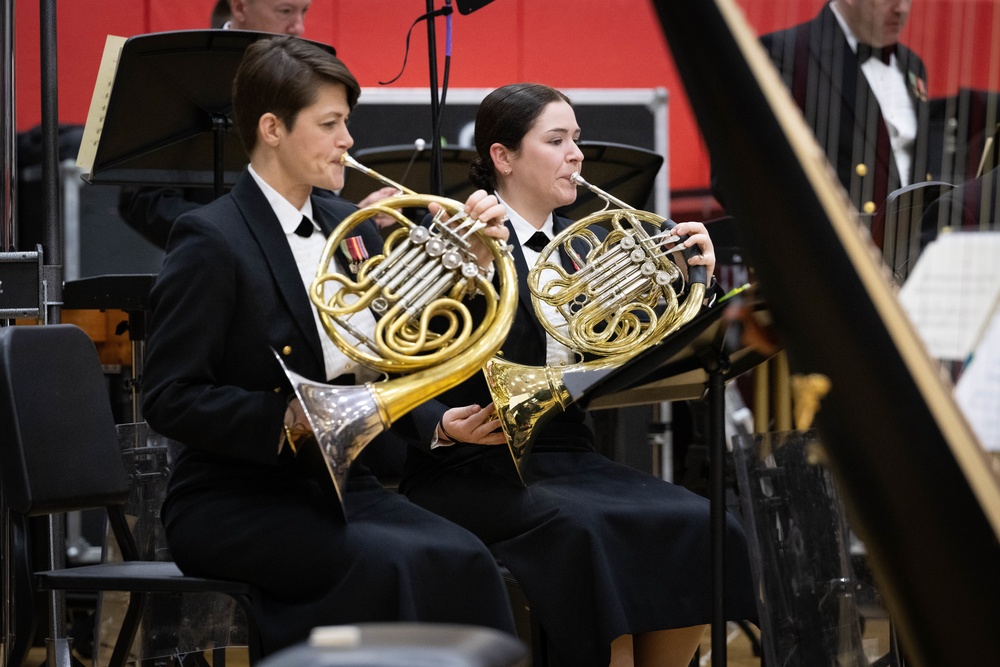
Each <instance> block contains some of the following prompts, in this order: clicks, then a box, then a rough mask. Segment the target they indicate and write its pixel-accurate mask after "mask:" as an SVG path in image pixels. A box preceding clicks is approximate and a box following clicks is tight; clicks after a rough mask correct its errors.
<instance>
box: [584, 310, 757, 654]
mask: <svg viewBox="0 0 1000 667" xmlns="http://www.w3.org/2000/svg"><path fill="white" fill-rule="evenodd" d="M725 310H726V304H725V303H721V304H717V305H716V306H714V307H712V308H709V309H707V310H705V311H703V312H702V313H699V314H698V315H697V316H696V317H695V318H694V319H693V320H691V321H690V322H688V323H687V324H685V325H684V326H682V327H681V328H679V329H678V330H677V331H675V332H674V333H673V334H671V335H669V336H667V337H666V338H665V339H664V340H663V341H661V342H660V343H659V344H657V345H655V346H653V347H651V348H649V349H648V350H645V351H643V352H641V353H640V354H638V355H636V356H635V357H633V358H632V359H630V360H629V361H627V362H625V363H624V364H622V365H621V366H619V367H618V368H616V369H614V370H612V371H611V372H609V373H607V374H606V375H605V376H604V377H602V378H601V379H600V380H598V381H597V382H594V383H593V384H591V385H590V386H589V387H588V388H587V389H585V390H584V391H583V394H582V396H580V397H578V398H577V402H578V403H580V405H581V407H584V408H590V409H597V408H612V407H619V406H625V405H643V404H648V403H656V402H659V401H670V400H683V399H693V398H702V397H705V398H706V399H707V402H708V415H707V417H706V421H707V433H708V450H709V478H710V483H709V514H710V524H711V545H712V547H711V558H712V655H713V658H714V657H715V656H725V652H726V619H725V583H724V560H723V559H724V548H723V542H724V539H725V538H724V536H725V527H726V496H725V465H724V461H725V455H726V435H725V382H726V381H727V380H730V379H732V378H734V377H736V376H737V375H740V374H742V373H744V372H746V371H748V370H750V369H751V368H753V367H754V366H756V365H758V364H760V363H762V362H764V361H766V360H767V358H768V357H767V356H765V355H763V354H760V353H759V352H756V351H754V350H752V349H750V348H749V347H746V346H742V344H741V343H740V342H739V340H738V338H739V335H738V334H739V331H738V330H739V326H738V325H737V324H736V323H735V322H733V321H730V320H727V319H725V318H723V314H724V311H725ZM753 315H754V319H756V320H757V321H758V323H759V324H761V325H766V324H768V323H769V322H770V313H769V312H768V311H766V310H763V309H760V308H755V309H754V312H753ZM732 334H735V335H732ZM570 389H571V393H572V388H570ZM713 664H715V663H714V662H713Z"/></svg>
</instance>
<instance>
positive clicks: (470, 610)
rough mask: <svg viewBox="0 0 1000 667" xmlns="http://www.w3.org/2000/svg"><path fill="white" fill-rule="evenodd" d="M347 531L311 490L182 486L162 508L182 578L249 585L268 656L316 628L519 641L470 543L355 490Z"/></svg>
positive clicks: (364, 484)
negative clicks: (465, 633)
mask: <svg viewBox="0 0 1000 667" xmlns="http://www.w3.org/2000/svg"><path fill="white" fill-rule="evenodd" d="M344 498H345V501H344V505H345V508H346V511H347V515H348V520H347V522H346V523H345V522H344V521H343V519H342V518H341V516H340V509H339V508H338V507H337V506H336V505H334V504H332V503H331V501H330V498H329V497H328V496H325V495H323V494H322V492H320V491H319V487H318V486H315V487H314V486H313V485H312V484H310V483H309V482H308V481H303V480H290V479H287V478H284V479H283V478H280V477H279V478H277V479H273V480H272V481H271V483H265V482H263V480H260V479H256V480H252V481H251V480H250V479H249V478H247V479H246V480H243V479H233V478H232V477H231V478H229V479H227V480H224V481H220V482H218V483H216V484H214V485H211V486H208V485H203V484H179V485H177V487H175V488H174V489H173V490H172V493H171V494H169V495H168V499H167V502H166V503H165V504H164V508H163V514H162V516H163V521H164V525H165V527H166V534H167V542H168V544H169V546H170V550H171V554H172V556H173V558H174V560H175V561H176V562H177V564H178V566H179V567H180V568H181V570H182V571H183V572H184V573H185V574H189V575H200V576H207V577H219V578H225V579H233V580H237V581H244V582H248V583H250V584H252V585H253V586H254V588H255V594H254V599H253V605H254V609H255V616H256V622H257V625H258V628H259V629H260V630H261V634H262V639H263V648H264V651H265V652H267V653H271V652H273V651H276V650H278V649H280V648H283V647H286V646H289V645H291V644H294V643H297V642H300V641H302V640H304V639H305V638H306V637H308V635H309V632H310V630H311V629H312V628H313V627H316V626H320V625H337V624H344V623H362V622H379V621H397V620H398V621H423V622H441V623H463V624H471V625H480V626H486V627H492V628H497V629H499V630H502V631H505V632H509V633H512V634H513V633H514V622H513V617H512V614H511V611H510V603H509V600H508V597H507V591H506V587H505V585H504V583H503V578H502V577H501V576H500V572H499V569H498V568H497V565H496V560H495V558H494V557H493V555H492V554H491V553H490V552H489V551H488V550H487V548H486V547H485V546H484V545H483V544H482V542H480V541H479V540H478V539H477V538H476V537H475V536H474V535H472V534H470V533H469V532H468V531H466V530H465V529H463V528H460V527H458V526H456V525H454V524H452V523H450V522H448V521H446V520H444V519H442V518H441V517H439V516H436V515H434V514H432V513H430V512H428V511H426V510H424V509H422V508H420V507H418V506H416V505H414V504H413V503H411V502H410V501H408V500H407V499H406V498H405V497H404V496H402V495H401V494H398V493H396V492H392V491H387V490H385V489H383V488H382V487H381V485H380V484H379V483H378V481H377V480H376V479H375V478H374V477H372V476H370V475H367V474H366V475H360V476H358V475H355V476H352V477H351V478H350V479H349V482H348V484H347V488H346V492H345V494H344Z"/></svg>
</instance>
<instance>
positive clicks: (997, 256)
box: [899, 232, 1000, 360]
mask: <svg viewBox="0 0 1000 667" xmlns="http://www.w3.org/2000/svg"><path fill="white" fill-rule="evenodd" d="M998 265H1000V232H950V233H947V234H942V235H941V236H939V237H938V238H937V239H936V240H935V241H933V242H931V243H930V245H928V246H927V248H926V249H925V250H924V252H923V253H922V254H921V255H920V259H919V260H918V261H917V264H916V266H915V267H914V268H913V272H912V273H911V274H910V277H909V278H907V280H906V282H905V283H903V286H902V288H901V289H900V291H899V300H900V302H901V303H902V306H903V308H904V310H906V312H907V314H908V315H909V316H910V320H911V321H912V322H913V325H914V326H915V327H916V329H917V332H918V333H919V334H920V337H921V338H922V339H923V341H924V343H925V344H926V345H927V348H928V350H929V351H930V353H931V356H933V357H935V358H937V359H943V360H964V359H965V358H966V357H968V356H969V354H971V353H972V350H973V349H975V347H976V345H977V344H978V343H979V340H980V339H981V338H982V336H983V333H984V331H985V329H986V325H987V323H988V322H989V318H990V316H991V315H992V314H993V312H994V310H995V308H996V304H997V302H998V300H1000V270H997V267H998Z"/></svg>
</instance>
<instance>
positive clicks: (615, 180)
mask: <svg viewBox="0 0 1000 667" xmlns="http://www.w3.org/2000/svg"><path fill="white" fill-rule="evenodd" d="M580 150H581V151H583V158H584V159H583V169H582V170H581V173H580V175H581V176H583V177H584V178H586V179H587V182H588V183H591V184H592V185H596V186H597V187H599V188H600V189H602V190H604V191H605V192H607V193H608V194H611V195H614V196H615V197H617V198H618V199H621V200H622V201H624V202H626V203H628V204H631V205H632V206H633V207H634V208H638V209H644V208H646V204H647V202H648V201H649V198H650V196H651V195H652V194H653V188H654V187H655V185H656V175H657V174H658V173H659V171H660V167H662V166H663V156H662V155H660V154H659V153H655V152H653V151H650V150H647V149H645V148H638V147H636V146H627V145H625V144H616V143H611V142H606V141H581V142H580ZM604 205H605V204H604V201H603V200H601V199H599V198H598V197H597V195H595V194H594V193H593V192H591V191H590V190H587V189H586V188H581V189H580V190H579V194H577V197H576V201H575V202H573V203H572V204H570V205H569V206H564V207H562V208H560V209H559V210H558V211H557V213H558V214H559V215H561V216H563V217H566V218H569V219H571V220H579V219H580V218H582V217H584V216H586V215H589V214H591V213H594V212H595V211H599V210H600V209H602V208H604Z"/></svg>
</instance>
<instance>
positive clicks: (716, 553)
mask: <svg viewBox="0 0 1000 667" xmlns="http://www.w3.org/2000/svg"><path fill="white" fill-rule="evenodd" d="M708 370H709V374H708V421H709V424H708V441H709V514H710V519H709V520H710V522H711V540H712V665H713V667H715V666H716V665H719V666H722V665H725V664H726V613H725V602H726V595H725V576H724V573H725V557H724V554H725V535H726V486H725V461H726V421H725V420H726V387H725V383H724V381H723V377H722V368H721V367H718V366H716V367H715V368H711V369H708Z"/></svg>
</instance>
